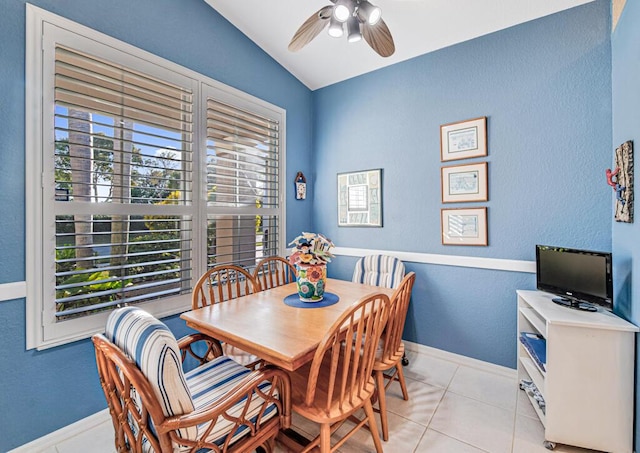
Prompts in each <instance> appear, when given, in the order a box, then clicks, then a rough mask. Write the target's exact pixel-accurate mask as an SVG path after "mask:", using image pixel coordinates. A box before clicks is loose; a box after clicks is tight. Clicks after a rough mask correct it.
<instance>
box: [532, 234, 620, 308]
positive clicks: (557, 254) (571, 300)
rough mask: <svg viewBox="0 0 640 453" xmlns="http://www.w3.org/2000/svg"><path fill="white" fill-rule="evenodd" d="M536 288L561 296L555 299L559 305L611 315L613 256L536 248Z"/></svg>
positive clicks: (544, 247)
mask: <svg viewBox="0 0 640 453" xmlns="http://www.w3.org/2000/svg"><path fill="white" fill-rule="evenodd" d="M536 286H537V288H538V289H539V290H540V291H546V292H549V293H552V294H556V295H558V296H560V297H555V298H553V301H554V302H555V303H557V304H560V305H564V306H567V307H570V308H575V309H579V310H587V311H596V310H597V308H596V307H595V306H594V305H598V306H600V307H603V308H605V309H607V310H609V311H612V310H613V278H612V269H611V253H608V252H595V251H592V250H579V249H570V248H566V247H554V246H548V245H536Z"/></svg>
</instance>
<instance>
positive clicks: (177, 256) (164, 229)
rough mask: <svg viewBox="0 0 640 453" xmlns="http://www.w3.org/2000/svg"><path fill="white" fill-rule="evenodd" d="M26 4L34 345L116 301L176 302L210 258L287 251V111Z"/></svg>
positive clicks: (59, 339) (30, 340)
mask: <svg viewBox="0 0 640 453" xmlns="http://www.w3.org/2000/svg"><path fill="white" fill-rule="evenodd" d="M27 8H28V23H29V28H28V38H27V53H28V56H27V61H29V62H30V63H29V64H28V65H27V86H28V89H27V118H32V119H34V121H29V120H28V121H27V125H28V128H29V129H30V130H28V131H27V153H28V154H27V156H28V157H27V159H28V162H30V164H32V165H28V166H27V167H28V172H29V174H28V175H27V187H26V192H27V205H28V207H27V209H28V219H27V225H28V226H27V238H28V241H27V260H28V262H27V347H28V348H33V347H39V348H43V347H49V346H53V345H57V344H61V343H65V342H68V341H73V340H76V339H79V338H85V337H87V336H89V335H91V334H92V333H94V332H97V331H102V330H103V328H104V324H105V321H106V316H107V315H108V313H109V311H110V310H111V309H113V307H115V306H119V305H124V304H139V305H141V306H142V307H143V308H144V309H146V310H148V311H150V312H152V313H154V314H155V315H156V316H164V315H168V314H174V313H178V312H180V311H184V310H186V309H188V308H189V307H190V305H191V297H190V293H191V288H192V284H193V282H194V281H195V280H196V279H197V278H198V277H199V276H200V275H201V274H202V273H204V272H205V270H206V269H207V267H211V266H213V265H216V264H222V263H230V262H232V263H236V264H241V265H243V266H245V267H247V268H252V267H253V266H255V264H256V261H257V260H258V259H260V258H261V257H263V256H269V255H276V254H280V253H282V252H283V250H284V248H283V244H282V241H281V240H280V238H281V237H282V236H281V233H280V232H281V230H282V229H283V228H284V219H283V212H284V206H283V201H282V197H281V194H282V192H283V191H282V181H281V178H280V174H281V172H282V170H283V157H284V153H283V150H284V144H283V139H282V137H283V132H284V111H282V110H281V109H279V108H277V107H274V106H271V105H269V104H267V103H265V102H262V101H260V100H257V99H255V98H253V97H251V96H248V95H246V94H244V93H241V92H238V91H237V90H234V89H232V88H229V87H226V86H224V85H221V84H219V83H217V82H215V81H213V80H211V79H208V78H206V77H204V76H202V75H200V74H197V73H194V72H192V71H189V70H187V69H185V68H182V67H180V66H177V65H174V64H172V63H170V62H167V61H165V60H162V59H160V58H159V57H155V56H153V55H149V54H146V53H145V52H143V51H140V50H139V49H136V48H133V47H131V46H129V45H127V44H124V43H121V42H119V41H116V40H114V39H111V38H109V37H106V36H104V35H101V34H99V33H97V32H94V31H91V30H88V29H86V28H85V27H82V26H80V25H78V24H75V23H73V22H70V21H67V20H65V19H62V18H60V17H58V16H55V15H53V14H50V13H47V12H45V11H43V10H40V9H38V8H35V7H32V6H31V5H28V6H27ZM40 46H41V47H42V48H40ZM29 53H31V54H32V55H31V57H29ZM39 87H42V88H41V91H40V88H39ZM35 137H38V138H35Z"/></svg>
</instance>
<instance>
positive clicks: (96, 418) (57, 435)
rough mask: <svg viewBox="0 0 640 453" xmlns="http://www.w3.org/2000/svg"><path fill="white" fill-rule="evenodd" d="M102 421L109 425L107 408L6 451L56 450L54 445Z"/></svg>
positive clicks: (38, 452) (109, 418)
mask: <svg viewBox="0 0 640 453" xmlns="http://www.w3.org/2000/svg"><path fill="white" fill-rule="evenodd" d="M103 423H109V424H110V425H111V415H110V414H109V409H104V410H101V411H100V412H96V413H95V414H93V415H90V416H88V417H85V418H83V419H81V420H78V421H77V422H75V423H72V424H70V425H67V426H65V427H63V428H60V429H59V430H57V431H54V432H52V433H49V434H47V435H46V436H43V437H40V438H39V439H36V440H34V441H32V442H29V443H28V444H24V445H22V446H20V447H18V448H15V449H13V450H10V451H9V452H8V453H44V452H47V453H48V452H51V451H57V450H56V449H55V446H56V445H59V444H61V443H62V442H65V441H67V440H69V439H72V438H74V437H76V436H78V435H80V434H82V433H85V432H87V431H90V430H92V429H94V428H97V427H99V426H100V425H102V424H103Z"/></svg>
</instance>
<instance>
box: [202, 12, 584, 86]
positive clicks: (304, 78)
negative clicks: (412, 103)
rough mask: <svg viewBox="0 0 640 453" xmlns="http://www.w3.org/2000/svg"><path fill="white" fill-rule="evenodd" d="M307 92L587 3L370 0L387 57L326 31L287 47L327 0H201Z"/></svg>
mask: <svg viewBox="0 0 640 453" xmlns="http://www.w3.org/2000/svg"><path fill="white" fill-rule="evenodd" d="M205 1H206V2H207V3H208V4H209V5H210V6H211V7H213V8H214V9H215V10H216V11H218V12H219V13H220V14H221V15H222V16H224V17H225V18H226V19H227V20H228V21H229V22H231V23H232V24H233V25H234V26H235V27H236V28H238V29H239V30H240V31H242V32H243V33H244V34H245V35H246V36H248V37H249V38H250V39H251V40H252V41H254V42H255V43H256V44H257V45H258V46H260V47H261V48H262V49H263V50H264V51H265V52H267V53H268V54H269V55H271V57H273V58H274V59H275V60H276V61H278V62H279V63H280V64H281V65H282V66H284V67H285V68H286V69H287V70H288V71H289V72H291V73H292V74H293V75H294V76H295V77H297V78H298V79H299V80H300V81H301V82H302V83H304V84H305V85H306V86H307V87H309V88H310V89H312V90H315V89H318V88H322V87H325V86H327V85H331V84H333V83H336V82H340V81H342V80H346V79H349V78H351V77H355V76H358V75H361V74H364V73H367V72H370V71H373V70H376V69H379V68H382V67H384V66H388V65H391V64H394V63H398V62H400V61H404V60H407V59H410V58H413V57H416V56H418V55H423V54H425V53H428V52H432V51H434V50H437V49H442V48H444V47H447V46H450V45H453V44H456V43H459V42H463V41H467V40H469V39H473V38H477V37H478V36H482V35H485V34H488V33H492V32H495V31H498V30H502V29H504V28H508V27H511V26H513V25H517V24H521V23H523V22H527V21H530V20H533V19H536V18H538V17H542V16H546V15H549V14H553V13H556V12H558V11H562V10H565V9H568V8H572V7H575V6H578V5H582V4H584V3H589V2H591V1H593V0H370V1H371V3H373V4H375V5H377V6H379V7H380V8H381V9H382V18H383V19H384V21H385V23H386V24H387V26H388V27H389V30H390V31H391V34H392V35H393V39H394V41H395V47H396V51H395V53H394V54H393V55H392V56H390V57H387V58H383V57H380V56H379V55H378V54H376V53H375V52H374V51H373V50H372V49H371V48H370V47H369V46H368V45H367V43H366V42H365V41H364V40H361V41H359V42H356V43H348V42H347V39H346V37H342V38H332V37H330V36H329V35H328V34H327V32H326V30H325V31H323V32H322V33H321V34H320V35H319V36H317V37H316V38H315V39H314V40H313V41H312V42H311V43H309V44H308V45H307V46H306V47H304V48H303V49H301V50H300V51H298V52H290V51H289V50H288V49H287V47H288V44H289V42H290V40H291V38H292V37H293V35H294V33H295V32H296V30H297V29H298V27H300V25H302V23H303V22H304V21H305V20H306V19H307V18H309V17H310V16H311V15H312V14H314V13H315V12H317V11H318V10H319V9H320V8H322V7H323V6H326V5H331V4H332V3H331V2H330V0H205Z"/></svg>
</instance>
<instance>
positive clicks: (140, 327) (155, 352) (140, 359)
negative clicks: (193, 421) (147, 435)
mask: <svg viewBox="0 0 640 453" xmlns="http://www.w3.org/2000/svg"><path fill="white" fill-rule="evenodd" d="M105 336H106V337H107V339H109V340H110V341H111V342H112V343H114V344H115V345H116V346H118V347H119V348H120V349H121V350H122V351H123V352H124V353H125V354H127V356H129V357H130V358H131V359H132V360H133V361H134V362H135V363H136V365H138V368H139V369H140V371H142V373H143V374H144V375H145V377H146V378H147V380H148V381H149V384H150V385H151V387H152V388H153V391H154V393H155V395H156V397H157V399H158V401H159V402H160V405H161V406H162V411H163V413H164V415H165V416H167V417H170V416H173V415H182V414H188V413H190V412H192V411H193V409H194V405H193V401H192V399H191V394H190V393H189V387H188V386H187V380H186V378H185V375H184V373H183V371H182V360H181V357H180V348H179V347H178V342H177V341H176V339H175V337H174V336H173V334H172V333H171V331H170V330H169V329H168V328H167V326H165V325H164V324H163V323H162V322H161V321H159V320H157V319H156V318H154V317H153V316H152V315H150V314H149V313H147V312H146V311H144V310H142V309H140V308H136V307H124V308H118V309H116V310H114V311H113V312H112V313H111V315H110V316H109V319H108V320H107V327H106V331H105ZM139 403H140V402H139ZM130 424H132V422H130ZM132 428H133V429H134V432H136V431H137V428H136V427H135V426H132ZM179 435H180V436H183V437H186V438H194V437H195V436H196V435H197V429H196V428H195V427H193V428H186V429H182V430H180V431H179Z"/></svg>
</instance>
